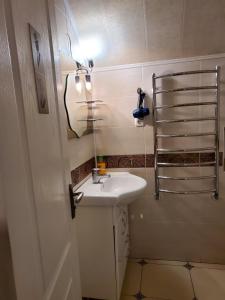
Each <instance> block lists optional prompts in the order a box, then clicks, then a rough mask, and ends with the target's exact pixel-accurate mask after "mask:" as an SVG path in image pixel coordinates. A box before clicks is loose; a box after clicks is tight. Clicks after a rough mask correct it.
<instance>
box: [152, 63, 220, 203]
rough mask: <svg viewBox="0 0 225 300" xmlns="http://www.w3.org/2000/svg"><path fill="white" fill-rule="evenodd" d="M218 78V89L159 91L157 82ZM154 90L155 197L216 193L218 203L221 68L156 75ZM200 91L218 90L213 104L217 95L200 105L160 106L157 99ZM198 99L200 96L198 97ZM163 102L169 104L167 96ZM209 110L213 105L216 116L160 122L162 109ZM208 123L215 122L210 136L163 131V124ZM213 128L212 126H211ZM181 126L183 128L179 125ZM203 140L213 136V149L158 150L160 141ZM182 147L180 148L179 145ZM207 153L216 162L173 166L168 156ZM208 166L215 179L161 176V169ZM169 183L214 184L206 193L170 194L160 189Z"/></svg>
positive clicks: (201, 102) (153, 84) (200, 101)
mask: <svg viewBox="0 0 225 300" xmlns="http://www.w3.org/2000/svg"><path fill="white" fill-rule="evenodd" d="M209 73H211V74H212V75H215V77H216V78H215V79H216V84H215V85H202V86H189V87H177V88H175V89H163V88H162V89H160V88H158V87H157V79H164V78H169V77H175V76H185V75H194V74H196V75H198V74H209ZM160 84H163V80H162V81H160ZM152 87H153V124H154V153H155V162H154V170H155V195H156V199H159V194H160V192H162V193H172V194H185V195H186V194H200V193H213V194H214V197H215V199H218V196H219V105H220V67H219V66H217V67H216V68H215V69H212V70H210V69H207V70H194V71H187V72H176V73H170V74H162V75H156V74H153V76H152ZM199 90H215V91H216V100H214V95H215V94H212V95H211V94H210V95H211V97H213V100H211V101H206V100H205V99H202V100H201V99H199V100H198V101H193V102H188V103H177V104H169V103H168V104H166V103H165V104H163V105H160V103H157V102H158V101H157V96H158V95H159V94H168V93H176V92H183V91H184V92H186V91H199ZM197 96H198V95H197ZM177 97H178V98H179V93H178V94H177ZM163 101H164V102H165V101H166V95H165V96H164V99H163ZM204 105H205V106H207V105H208V106H209V105H213V106H215V115H213V116H199V117H193V118H183V119H176V118H175V119H160V118H159V116H158V111H159V110H163V109H171V108H177V107H180V108H184V109H185V108H186V107H192V106H204ZM205 121H214V122H212V126H213V130H212V131H211V130H209V131H208V132H190V133H185V130H183V131H184V133H176V132H171V133H170V134H168V133H164V132H163V129H164V126H161V125H163V124H169V123H183V124H185V123H187V122H205ZM210 124H211V123H210ZM179 126H182V125H179ZM159 127H160V132H158V128H159ZM204 136H213V137H214V139H213V140H214V141H213V145H210V146H207V147H204V148H201V147H198V148H195V147H193V148H191V147H190V148H184V149H180V148H175V147H174V149H166V148H162V147H159V145H158V144H159V139H161V138H179V137H190V138H192V137H193V138H194V137H200V138H201V137H204ZM178 147H179V145H178ZM205 151H207V152H209V151H210V153H211V152H212V153H214V158H211V160H210V157H209V158H208V160H209V161H202V160H201V159H200V156H199V161H198V162H187V161H185V158H184V162H172V161H171V160H169V155H170V153H171V155H172V153H182V154H185V153H197V154H200V153H205ZM161 153H163V154H167V155H166V156H165V157H164V159H163V161H160V160H159V159H161V158H160V156H159V155H160V154H161ZM204 166H209V167H212V168H213V170H214V174H212V175H205V176H191V177H189V176H183V177H182V176H177V177H176V176H175V177H173V176H162V175H159V169H160V168H164V167H181V168H182V167H204ZM166 179H168V180H178V181H179V180H189V181H192V180H206V179H208V180H212V183H213V184H214V187H213V188H212V189H205V190H191V189H190V190H188V191H176V190H169V189H166V188H162V187H161V186H160V184H161V183H160V182H161V181H164V182H165V183H166V181H165V180H166Z"/></svg>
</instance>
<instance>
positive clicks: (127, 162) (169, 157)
mask: <svg viewBox="0 0 225 300" xmlns="http://www.w3.org/2000/svg"><path fill="white" fill-rule="evenodd" d="M104 157H105V161H106V165H107V168H110V169H111V168H145V167H146V168H153V167H154V154H147V155H144V154H136V155H106V156H104ZM213 160H214V153H187V154H172V153H171V154H160V155H159V161H160V162H171V163H182V162H183V163H198V162H208V161H213ZM222 165H223V153H222V152H220V166H222ZM94 167H95V160H94V157H93V158H91V159H89V160H88V161H86V162H85V163H83V164H82V165H80V166H79V167H77V168H76V169H74V170H72V171H71V178H72V183H73V184H74V185H76V184H78V183H79V182H81V181H82V180H83V179H84V178H85V177H86V176H87V175H88V174H90V173H91V169H93V168H94Z"/></svg>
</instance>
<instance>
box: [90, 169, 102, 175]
mask: <svg viewBox="0 0 225 300" xmlns="http://www.w3.org/2000/svg"><path fill="white" fill-rule="evenodd" d="M99 171H100V169H99V168H93V169H92V170H91V172H92V174H99Z"/></svg>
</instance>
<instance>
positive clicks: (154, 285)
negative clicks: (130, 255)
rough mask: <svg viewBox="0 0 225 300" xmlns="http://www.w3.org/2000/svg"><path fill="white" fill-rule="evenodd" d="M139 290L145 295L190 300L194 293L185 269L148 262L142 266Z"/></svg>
mask: <svg viewBox="0 0 225 300" xmlns="http://www.w3.org/2000/svg"><path fill="white" fill-rule="evenodd" d="M141 292H142V293H143V294H144V295H145V296H146V297H155V298H162V299H174V300H180V299H182V300H192V299H193V298H194V293H193V289H192V284H191V280H190V275H189V272H188V270H187V269H185V268H184V267H181V266H169V265H156V264H148V265H145V266H144V268H143V273H142V286H141Z"/></svg>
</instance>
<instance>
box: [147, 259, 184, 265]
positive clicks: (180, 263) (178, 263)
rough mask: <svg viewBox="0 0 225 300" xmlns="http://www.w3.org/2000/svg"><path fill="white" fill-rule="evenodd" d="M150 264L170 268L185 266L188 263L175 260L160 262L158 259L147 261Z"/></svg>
mask: <svg viewBox="0 0 225 300" xmlns="http://www.w3.org/2000/svg"><path fill="white" fill-rule="evenodd" d="M146 261H147V262H148V263H152V264H157V265H170V266H184V265H185V264H186V263H187V262H185V261H175V260H158V259H150V260H149V259H146Z"/></svg>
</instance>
